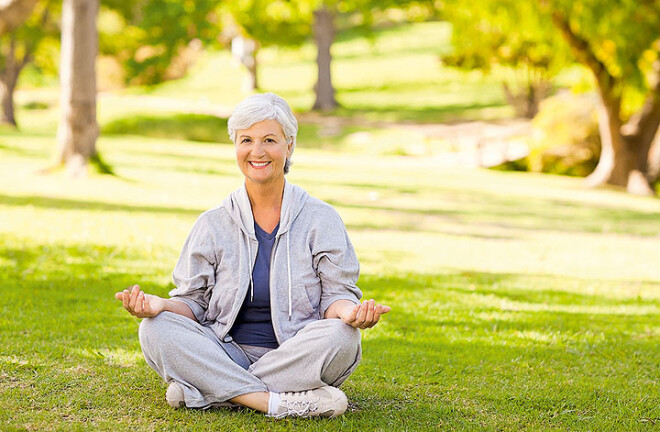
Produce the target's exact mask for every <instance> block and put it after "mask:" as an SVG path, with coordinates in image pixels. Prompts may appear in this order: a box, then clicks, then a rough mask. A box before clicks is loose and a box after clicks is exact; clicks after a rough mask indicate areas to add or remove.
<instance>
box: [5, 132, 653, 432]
mask: <svg viewBox="0 0 660 432" xmlns="http://www.w3.org/2000/svg"><path fill="white" fill-rule="evenodd" d="M52 146H53V138H52V137H50V136H40V135H38V134H35V135H30V134H22V135H17V134H12V133H7V132H4V133H3V135H2V136H1V137H0V221H1V223H0V266H2V271H1V272H0V286H1V287H2V294H3V295H2V314H1V315H0V346H1V347H2V351H1V355H0V365H1V368H0V371H1V372H0V429H2V430H66V431H69V430H84V429H105V430H162V429H172V430H176V429H179V430H209V429H216V430H239V429H243V430H267V429H270V430H290V429H294V428H295V429H296V430H344V431H348V430H354V431H363V430H392V429H393V428H396V429H399V430H437V429H447V430H454V429H456V430H520V429H524V430H543V429H548V430H549V429H559V430H649V428H650V427H651V426H652V424H654V423H656V422H660V395H659V393H658V370H659V368H658V366H660V364H659V363H660V360H658V359H659V358H660V356H659V354H660V349H658V338H659V335H660V318H659V316H658V312H659V310H660V266H658V265H657V257H658V240H659V238H660V219H659V215H660V202H659V201H658V200H656V199H648V198H639V197H632V196H628V195H626V194H623V193H620V192H617V191H614V190H595V191H594V190H585V189H582V187H581V185H580V183H579V180H576V179H567V178H559V177H545V176H535V175H529V174H518V173H502V172H491V171H475V170H467V171H466V170H464V171H458V170H455V169H450V168H445V167H442V166H438V165H439V164H440V159H433V158H410V157H395V156H377V157H376V156H372V155H360V154H353V155H348V154H341V153H337V152H327V151H322V150H314V149H305V148H300V149H298V150H297V153H296V154H295V162H296V164H295V165H294V168H293V170H292V172H291V174H290V175H289V180H290V181H292V182H295V183H297V184H300V185H302V186H303V187H305V188H307V189H308V190H309V191H310V192H311V193H312V194H314V195H316V196H318V197H320V198H322V199H325V200H327V201H329V202H331V203H333V204H334V205H335V206H336V207H337V209H338V210H339V211H340V213H341V214H342V217H343V218H344V220H345V222H346V224H347V226H348V228H349V231H350V234H351V237H352V239H353V241H354V243H355V246H356V248H357V251H358V254H359V256H360V258H361V262H362V276H361V279H360V286H361V287H362V288H363V290H364V292H365V295H366V296H367V297H374V298H377V299H379V300H381V301H383V302H386V303H388V304H391V305H392V306H393V307H394V310H393V312H392V313H391V314H390V315H388V316H387V317H386V318H385V319H384V321H383V322H382V323H381V324H380V325H379V326H378V327H377V328H375V329H372V330H368V331H365V332H364V334H363V341H364V354H365V356H364V361H363V363H362V365H361V366H360V368H359V369H358V371H357V372H356V373H355V374H354V375H353V376H352V377H351V378H350V379H349V380H348V381H347V382H346V384H345V387H344V389H345V391H346V393H347V394H348V396H349V398H350V400H351V410H350V411H349V412H348V413H347V414H346V415H345V416H343V417H341V418H339V419H337V420H331V421H323V420H312V421H309V420H285V421H275V420H270V419H267V418H264V417H263V416H261V415H258V414H255V413H251V412H247V411H245V412H238V413H237V412H228V411H217V410H216V411H206V412H199V411H174V410H171V409H169V408H168V407H167V405H166V404H165V403H164V392H165V384H164V383H162V382H161V381H160V379H159V378H158V377H157V376H156V374H155V373H154V372H152V371H151V370H150V369H149V367H148V366H147V365H146V364H145V363H144V361H143V360H142V357H141V354H140V350H139V345H138V342H137V338H136V331H137V326H138V320H137V319H134V318H132V317H130V316H129V315H128V314H127V313H125V312H124V311H123V309H122V308H121V305H120V304H119V303H118V302H115V301H114V300H113V299H112V293H113V292H114V291H115V290H117V289H121V288H123V287H125V286H127V285H129V284H132V283H134V282H139V283H141V284H142V285H143V287H144V288H145V289H146V290H148V291H150V292H153V293H157V294H162V295H164V294H166V293H167V291H168V290H169V289H170V288H171V283H170V278H169V274H170V271H171V269H172V266H173V264H174V262H175V260H176V258H177V255H178V252H179V248H180V247H181V245H182V243H183V240H184V238H185V236H186V234H187V231H188V230H189V228H190V227H191V225H192V223H193V221H194V220H195V218H196V216H197V214H198V213H199V212H200V211H202V210H204V209H206V208H210V207H212V206H215V205H217V204H219V202H220V201H221V199H222V198H223V197H224V196H225V195H226V194H227V193H229V192H230V191H231V190H233V189H234V188H236V187H238V186H239V185H240V183H241V176H240V174H239V172H238V169H237V168H236V167H235V164H234V162H233V148H232V147H231V146H230V145H227V144H209V143H196V142H186V141H180V140H178V141H177V140H165V139H155V138H154V139H149V138H139V137H137V136H133V137H122V136H109V137H104V138H102V139H101V140H100V141H99V148H100V149H101V150H102V151H103V154H104V156H105V159H106V161H107V162H109V163H110V164H112V165H113V167H114V168H115V171H116V173H117V177H110V176H98V175H92V176H90V178H88V179H86V180H83V181H78V180H72V179H69V178H68V177H66V176H65V175H63V174H61V173H56V174H53V175H48V176H44V175H38V174H35V172H36V171H37V170H38V169H39V168H41V167H43V166H45V165H46V164H47V162H48V157H49V154H50V151H51V149H52Z"/></svg>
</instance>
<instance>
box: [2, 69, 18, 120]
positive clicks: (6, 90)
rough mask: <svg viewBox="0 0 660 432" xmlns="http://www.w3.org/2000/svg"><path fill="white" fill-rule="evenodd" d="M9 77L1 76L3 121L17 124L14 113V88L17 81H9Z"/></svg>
mask: <svg viewBox="0 0 660 432" xmlns="http://www.w3.org/2000/svg"><path fill="white" fill-rule="evenodd" d="M8 78H9V77H4V76H3V77H0V93H1V94H2V120H1V121H2V123H4V124H8V125H12V126H17V125H16V117H15V115H14V89H15V88H16V83H12V82H8Z"/></svg>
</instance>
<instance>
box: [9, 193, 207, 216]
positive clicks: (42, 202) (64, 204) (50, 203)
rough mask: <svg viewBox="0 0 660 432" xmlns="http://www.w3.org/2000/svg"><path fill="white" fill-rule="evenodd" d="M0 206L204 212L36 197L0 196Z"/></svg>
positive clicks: (163, 212)
mask: <svg viewBox="0 0 660 432" xmlns="http://www.w3.org/2000/svg"><path fill="white" fill-rule="evenodd" d="M0 205H8V206H33V207H38V208H44V209H58V210H86V211H104V212H105V211H116V212H124V211H125V212H145V213H157V214H167V213H169V214H172V215H188V216H189V215H199V214H201V213H202V212H203V211H204V210H199V209H185V208H180V207H166V206H139V205H136V206H134V205H128V204H115V203H106V202H101V201H81V200H73V199H66V198H50V197H45V196H38V195H27V196H11V195H2V194H0Z"/></svg>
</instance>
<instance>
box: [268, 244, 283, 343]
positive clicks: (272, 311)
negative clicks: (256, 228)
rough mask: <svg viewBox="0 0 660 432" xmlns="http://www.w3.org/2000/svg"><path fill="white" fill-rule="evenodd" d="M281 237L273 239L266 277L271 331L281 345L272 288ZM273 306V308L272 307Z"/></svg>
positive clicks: (275, 297)
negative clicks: (268, 271)
mask: <svg viewBox="0 0 660 432" xmlns="http://www.w3.org/2000/svg"><path fill="white" fill-rule="evenodd" d="M281 237H282V235H281V234H280V235H278V236H277V237H275V243H273V249H271V251H270V273H269V275H268V291H270V293H269V294H270V320H271V321H272V323H273V331H274V332H275V339H277V343H278V344H281V342H280V341H281V338H280V334H279V332H278V326H279V322H277V320H276V319H275V315H277V296H276V295H275V289H274V286H273V273H275V272H274V271H273V263H274V261H275V250H276V249H277V246H278V245H279V244H280V238H281ZM273 299H275V302H273ZM273 305H275V307H273Z"/></svg>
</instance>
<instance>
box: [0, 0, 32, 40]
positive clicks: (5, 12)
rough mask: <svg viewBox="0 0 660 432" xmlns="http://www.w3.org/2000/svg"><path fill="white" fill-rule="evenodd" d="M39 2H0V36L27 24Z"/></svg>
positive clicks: (25, 0) (7, 0)
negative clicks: (26, 21)
mask: <svg viewBox="0 0 660 432" xmlns="http://www.w3.org/2000/svg"><path fill="white" fill-rule="evenodd" d="M38 1H39V0H3V1H2V2H0V35H3V34H5V33H9V32H12V31H14V30H15V29H16V28H18V27H19V26H20V25H21V24H23V23H24V22H25V20H26V19H28V17H29V16H30V14H31V13H32V9H34V7H35V5H36V4H37V2H38Z"/></svg>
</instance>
